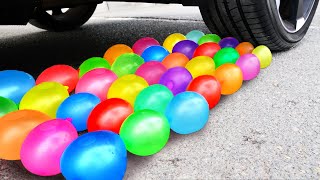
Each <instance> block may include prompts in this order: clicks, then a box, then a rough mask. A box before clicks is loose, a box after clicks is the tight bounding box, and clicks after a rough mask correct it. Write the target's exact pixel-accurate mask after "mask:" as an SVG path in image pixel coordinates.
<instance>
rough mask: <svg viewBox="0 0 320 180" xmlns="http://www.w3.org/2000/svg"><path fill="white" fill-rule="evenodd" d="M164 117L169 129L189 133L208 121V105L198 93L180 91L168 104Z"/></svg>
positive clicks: (179, 132) (197, 129) (200, 127)
mask: <svg viewBox="0 0 320 180" xmlns="http://www.w3.org/2000/svg"><path fill="white" fill-rule="evenodd" d="M166 117H167V118H168V121H169V123H170V127H171V130H173V131H174V132H176V133H178V134H191V133H194V132H197V131H199V130H201V129H202V128H203V127H204V126H205V125H206V123H207V122H208V119H209V105H208V103H207V101H206V99H205V98H204V97H203V96H202V95H200V94H199V93H196V92H191V91H186V92H182V93H180V94H178V95H176V96H175V97H174V98H173V99H172V100H171V102H170V103H169V104H168V107H167V110H166Z"/></svg>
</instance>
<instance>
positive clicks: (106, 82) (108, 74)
mask: <svg viewBox="0 0 320 180" xmlns="http://www.w3.org/2000/svg"><path fill="white" fill-rule="evenodd" d="M117 78H118V77H117V75H116V74H115V73H114V72H112V71H111V70H109V69H104V68H97V69H94V70H91V71H89V72H87V73H86V74H85V75H83V76H82V78H80V80H79V82H78V84H77V86H76V90H75V92H76V93H81V92H87V93H91V94H94V95H96V96H98V97H99V98H100V100H101V101H103V100H105V99H107V93H108V91H109V88H110V86H111V84H112V83H113V82H114V81H115V80H116V79H117Z"/></svg>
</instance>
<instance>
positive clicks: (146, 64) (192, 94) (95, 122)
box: [0, 30, 272, 179]
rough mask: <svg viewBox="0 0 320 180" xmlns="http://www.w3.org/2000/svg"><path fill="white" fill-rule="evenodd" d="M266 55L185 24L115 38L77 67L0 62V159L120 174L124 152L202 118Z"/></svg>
mask: <svg viewBox="0 0 320 180" xmlns="http://www.w3.org/2000/svg"><path fill="white" fill-rule="evenodd" d="M271 61H272V54H271V51H270V50H269V48H268V47H266V46H264V45H260V46H257V47H254V46H253V45H252V44H251V43H250V42H241V43H240V42H239V41H238V40H237V39H235V38H233V37H225V38H222V39H221V38H220V37H219V36H218V35H216V34H204V33H203V32H201V31H199V30H193V31H190V32H189V33H187V34H186V35H184V34H181V33H173V34H170V35H168V36H167V38H166V39H165V40H164V41H163V43H162V44H160V43H159V41H157V40H156V39H154V38H151V37H143V38H141V39H139V40H137V41H136V42H135V43H134V44H133V45H132V46H128V45H125V44H116V45H113V46H112V47H109V48H108V49H107V50H106V52H105V53H104V55H103V56H101V57H91V58H89V59H86V60H84V61H83V62H82V63H81V65H80V66H79V67H72V66H69V65H66V64H57V65H53V66H51V67H48V68H47V69H45V70H44V71H42V72H41V74H40V75H39V76H38V77H36V78H34V77H32V76H31V75H30V74H28V73H26V72H23V71H20V70H2V71H0V147H1V148H0V159H4V160H21V162H22V164H23V166H24V167H25V168H26V169H27V170H28V171H29V172H31V173H33V174H35V175H39V176H54V175H57V174H60V173H62V175H63V176H64V177H65V178H66V179H122V178H123V177H124V176H125V172H126V168H127V152H130V153H132V154H134V155H137V156H150V155H154V154H156V153H158V152H160V151H161V150H162V149H163V148H164V147H165V145H166V143H167V142H168V140H169V137H170V133H171V132H175V133H178V134H191V133H195V132H197V131H200V130H201V129H203V128H204V127H205V125H206V124H207V122H208V119H209V112H210V109H212V108H214V107H215V106H216V105H217V104H218V103H219V100H220V97H221V96H222V95H231V94H233V93H235V92H237V91H238V90H239V89H240V88H241V86H242V82H243V81H248V80H252V79H254V78H256V77H257V76H258V74H259V72H260V70H261V69H262V68H266V67H268V66H269V65H270V63H271Z"/></svg>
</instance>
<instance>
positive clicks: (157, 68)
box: [136, 61, 167, 85]
mask: <svg viewBox="0 0 320 180" xmlns="http://www.w3.org/2000/svg"><path fill="white" fill-rule="evenodd" d="M166 71H167V68H166V67H165V66H164V65H163V64H162V63H161V62H158V61H149V62H145V63H144V64H142V65H141V66H140V67H139V68H138V69H137V71H136V75H138V76H141V77H143V78H144V79H145V80H146V81H147V82H148V84H149V85H152V84H157V83H158V82H159V80H160V78H161V76H162V75H163V74H164V73H165V72H166Z"/></svg>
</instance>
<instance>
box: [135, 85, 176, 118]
mask: <svg viewBox="0 0 320 180" xmlns="http://www.w3.org/2000/svg"><path fill="white" fill-rule="evenodd" d="M172 98H173V94H172V92H171V91H170V90H169V89H168V88H167V87H166V86H164V85H161V84H154V85H151V86H149V87H147V88H145V89H144V90H142V91H141V92H140V93H139V95H138V96H137V98H136V101H135V103H134V110H135V111H139V110H142V109H150V110H154V111H158V112H160V113H163V114H164V113H165V110H166V108H167V105H168V103H169V102H170V101H171V99H172Z"/></svg>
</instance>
